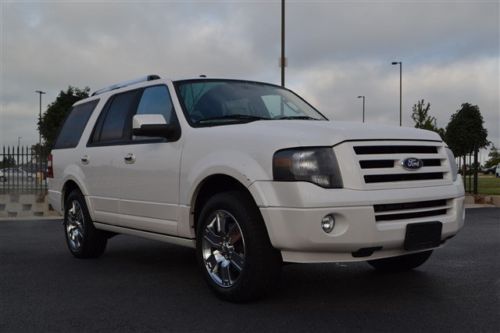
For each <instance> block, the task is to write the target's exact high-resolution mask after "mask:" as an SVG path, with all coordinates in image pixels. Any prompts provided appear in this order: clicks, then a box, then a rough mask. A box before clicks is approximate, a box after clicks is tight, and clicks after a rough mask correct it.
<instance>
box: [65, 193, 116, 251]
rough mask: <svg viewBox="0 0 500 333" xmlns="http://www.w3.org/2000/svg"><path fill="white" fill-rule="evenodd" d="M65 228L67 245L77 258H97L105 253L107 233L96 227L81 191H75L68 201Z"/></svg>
mask: <svg viewBox="0 0 500 333" xmlns="http://www.w3.org/2000/svg"><path fill="white" fill-rule="evenodd" d="M77 216H78V217H77ZM77 219H78V220H79V221H77ZM63 226H64V234H65V236H66V244H67V245H68V249H69V251H70V252H71V254H73V255H74V256H75V257H77V258H82V259H84V258H97V257H99V256H101V255H102V254H103V253H104V250H105V249H106V243H107V240H108V237H107V233H106V232H105V231H101V230H97V229H96V228H95V227H94V224H93V223H92V220H91V218H90V214H89V211H88V208H87V204H86V203H85V198H84V197H83V195H82V193H81V192H80V191H79V190H73V191H72V192H71V193H70V194H69V196H68V198H67V200H66V203H65V205H64V223H63Z"/></svg>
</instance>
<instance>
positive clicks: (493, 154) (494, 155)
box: [484, 145, 500, 168]
mask: <svg viewBox="0 0 500 333" xmlns="http://www.w3.org/2000/svg"><path fill="white" fill-rule="evenodd" d="M488 157H489V159H488V160H487V161H486V163H484V166H485V167H486V168H491V167H492V166H495V165H497V164H498V163H500V152H499V151H498V149H497V147H495V145H492V146H491V150H490V153H489V154H488Z"/></svg>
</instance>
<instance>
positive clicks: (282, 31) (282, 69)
mask: <svg viewBox="0 0 500 333" xmlns="http://www.w3.org/2000/svg"><path fill="white" fill-rule="evenodd" d="M286 62H287V61H286V57H285V0H281V58H280V66H281V86H282V87H284V86H285V67H286Z"/></svg>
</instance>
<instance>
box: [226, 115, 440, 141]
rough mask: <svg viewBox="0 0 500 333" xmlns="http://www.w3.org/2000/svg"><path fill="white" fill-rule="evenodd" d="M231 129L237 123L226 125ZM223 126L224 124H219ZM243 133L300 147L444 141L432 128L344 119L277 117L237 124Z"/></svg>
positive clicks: (237, 129)
mask: <svg viewBox="0 0 500 333" xmlns="http://www.w3.org/2000/svg"><path fill="white" fill-rule="evenodd" d="M224 127H226V128H227V129H229V128H231V127H233V126H224ZM219 128H220V127H219ZM233 129H234V130H236V131H237V132H238V133H239V136H242V135H243V136H246V135H245V134H248V135H251V136H252V137H254V138H255V136H256V135H257V136H259V137H260V138H261V139H262V140H264V141H267V142H274V143H279V142H280V143H286V144H287V145H288V146H289V145H290V143H292V142H295V143H296V145H297V146H334V145H336V144H339V143H341V142H343V141H352V140H432V141H442V140H441V137H440V136H439V135H438V134H437V133H435V132H432V131H427V130H422V129H416V128H410V127H396V126H387V125H378V124H360V123H355V122H343V121H315V120H273V121H255V122H251V123H248V124H242V125H241V126H238V125H236V126H234V127H233Z"/></svg>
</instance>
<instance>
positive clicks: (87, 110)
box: [53, 99, 99, 149]
mask: <svg viewBox="0 0 500 333" xmlns="http://www.w3.org/2000/svg"><path fill="white" fill-rule="evenodd" d="M97 103H99V100H98V99H97V100H93V101H90V102H87V103H83V104H79V105H76V106H73V107H72V108H71V111H70V112H69V114H68V117H67V118H66V120H65V121H64V123H63V126H62V127H61V130H60V132H59V135H58V137H57V140H56V143H55V144H54V147H53V149H64V148H74V147H76V146H77V145H78V142H79V141H80V138H81V136H82V133H83V130H84V129H85V126H87V122H88V121H89V118H90V116H91V115H92V112H94V109H95V107H96V106H97Z"/></svg>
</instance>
